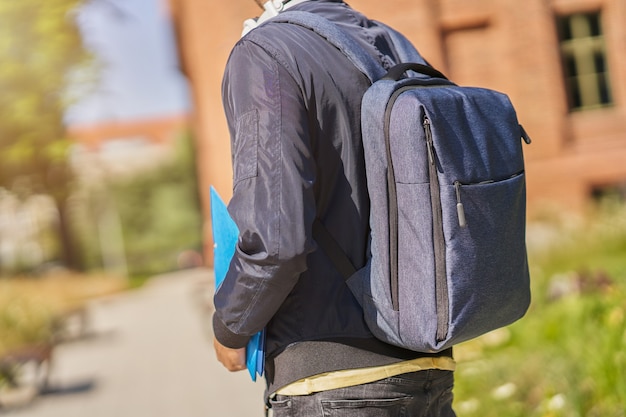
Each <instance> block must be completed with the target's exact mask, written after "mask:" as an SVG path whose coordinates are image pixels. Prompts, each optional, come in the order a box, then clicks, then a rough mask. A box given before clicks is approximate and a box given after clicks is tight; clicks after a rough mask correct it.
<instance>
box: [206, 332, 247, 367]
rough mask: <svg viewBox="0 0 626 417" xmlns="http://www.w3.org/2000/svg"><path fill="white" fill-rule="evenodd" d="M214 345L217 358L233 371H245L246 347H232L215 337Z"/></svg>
mask: <svg viewBox="0 0 626 417" xmlns="http://www.w3.org/2000/svg"><path fill="white" fill-rule="evenodd" d="M213 347H214V348H215V354H216V355H217V360H218V361H220V362H221V363H222V365H224V367H225V368H226V369H228V370H229V371H231V372H236V371H243V370H244V369H246V348H241V349H231V348H227V347H226V346H224V345H222V344H221V343H220V342H218V341H217V339H215V338H214V339H213Z"/></svg>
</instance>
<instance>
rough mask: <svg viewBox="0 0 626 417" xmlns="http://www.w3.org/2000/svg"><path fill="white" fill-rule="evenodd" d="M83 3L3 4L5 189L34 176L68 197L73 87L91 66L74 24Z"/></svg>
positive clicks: (0, 140)
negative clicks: (67, 119)
mask: <svg viewBox="0 0 626 417" xmlns="http://www.w3.org/2000/svg"><path fill="white" fill-rule="evenodd" d="M80 3H81V0H46V1H44V2H42V1H38V0H20V1H13V0H0V62H2V65H1V66H0V91H2V94H0V115H1V116H0V150H1V152H0V186H4V187H6V188H12V186H13V183H14V181H15V180H16V178H23V177H28V178H29V179H30V181H29V182H30V183H31V184H32V185H33V186H34V187H41V188H43V189H44V190H46V191H47V192H49V193H51V194H52V195H53V196H54V197H55V199H59V198H64V197H65V196H66V193H65V192H64V190H65V188H66V185H67V181H68V180H69V177H68V176H69V173H68V172H67V171H68V170H67V152H66V151H67V146H68V143H67V140H66V138H65V129H64V125H63V115H64V112H65V109H66V108H67V105H68V104H69V99H70V97H69V94H68V91H69V88H68V86H69V83H70V81H71V78H72V77H71V74H72V73H73V72H76V71H77V70H78V68H80V67H84V66H85V65H87V64H88V62H90V57H89V55H88V53H87V52H86V51H85V49H84V48H83V46H82V41H81V37H80V33H79V31H78V28H77V26H76V24H75V22H74V11H75V10H76V8H77V6H79V5H80Z"/></svg>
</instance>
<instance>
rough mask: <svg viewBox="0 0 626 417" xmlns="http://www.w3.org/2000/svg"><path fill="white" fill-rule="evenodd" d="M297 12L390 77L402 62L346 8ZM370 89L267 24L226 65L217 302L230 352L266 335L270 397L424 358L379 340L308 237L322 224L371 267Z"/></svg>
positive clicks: (313, 42)
mask: <svg viewBox="0 0 626 417" xmlns="http://www.w3.org/2000/svg"><path fill="white" fill-rule="evenodd" d="M290 10H302V11H309V12H314V13H318V14H320V15H322V16H324V17H326V18H328V19H330V20H331V21H333V22H335V23H336V24H338V25H339V26H340V27H341V28H342V29H344V30H346V31H347V32H349V33H350V34H351V35H353V36H354V37H355V38H356V40H357V41H358V42H359V43H361V44H362V45H363V46H364V47H365V48H366V50H368V51H370V53H371V55H372V56H374V57H375V58H376V59H377V60H378V61H379V62H380V63H381V64H382V65H383V66H385V67H386V68H389V67H390V66H392V65H393V64H394V62H396V61H397V57H396V54H395V52H394V51H393V49H392V47H391V46H390V45H391V40H390V39H389V37H388V35H387V34H386V33H385V31H384V30H383V29H382V28H379V27H378V26H376V25H373V24H372V23H371V22H370V21H369V20H368V19H367V18H366V17H365V16H363V15H362V14H360V13H359V12H357V11H355V10H353V9H351V8H350V7H349V6H348V5H346V4H345V3H343V2H341V1H334V0H317V1H313V0H312V1H308V2H304V3H302V4H299V5H296V6H294V7H293V8H292V9H290ZM369 85H370V83H369V81H368V79H367V78H366V77H365V75H363V74H362V73H360V72H359V71H358V70H357V69H356V68H355V67H354V66H353V64H352V63H351V62H350V61H349V60H348V59H347V58H346V57H345V56H344V55H343V54H342V53H341V52H340V51H339V50H337V49H336V48H335V47H333V46H331V45H330V44H328V43H327V42H326V41H325V40H323V39H322V38H321V37H320V36H319V35H317V34H315V33H314V32H312V31H310V30H307V29H305V28H302V27H299V26H295V25H290V24H279V23H271V21H270V22H268V23H266V24H263V25H261V26H259V27H258V28H256V29H254V30H253V31H252V32H250V33H249V34H248V35H246V36H245V37H244V38H243V39H241V40H240V41H239V42H238V43H237V44H236V45H235V47H234V49H233V51H232V53H231V56H230V58H229V61H228V64H227V67H226V71H225V75H224V82H223V102H224V109H225V112H226V117H227V120H228V125H229V129H230V134H231V140H232V143H231V145H232V153H233V174H234V183H233V184H234V189H233V198H232V200H231V201H230V204H229V212H230V214H231V216H232V217H233V218H234V220H235V222H236V223H237V225H238V227H239V229H240V238H239V242H238V246H237V250H236V253H235V256H234V259H233V261H232V263H231V265H230V269H229V271H228V274H227V276H226V279H225V281H224V283H223V284H222V286H221V287H220V289H219V291H218V292H217V293H216V295H215V300H214V301H215V307H216V313H215V315H214V320H213V326H214V332H215V336H216V338H217V339H218V340H219V341H220V342H221V343H222V344H224V345H226V346H228V347H231V348H240V347H243V346H245V345H246V343H247V341H248V339H249V337H250V336H251V335H253V334H254V333H256V332H258V331H259V330H261V329H262V328H264V327H266V329H267V359H266V369H267V379H268V383H269V385H270V391H271V390H273V389H274V388H276V387H279V386H282V385H285V384H287V383H289V382H292V381H294V380H297V379H299V378H302V377H305V376H310V375H313V374H318V373H321V372H327V371H332V370H338V369H346V368H358V367H366V366H373V365H380V364H388V363H392V362H396V361H398V360H400V359H407V358H412V357H417V356H419V354H417V353H415V352H407V351H403V350H400V349H397V348H393V347H391V346H389V345H386V344H383V343H382V342H378V341H377V340H376V339H374V338H373V336H372V334H371V333H370V331H369V330H368V328H367V326H366V324H365V322H364V320H363V313H362V310H361V307H360V306H359V304H358V303H357V301H356V300H355V298H354V297H353V295H352V293H351V292H350V290H349V288H348V287H347V285H346V284H345V282H344V280H343V278H342V277H341V275H340V274H339V272H337V270H336V269H335V268H334V267H333V264H332V263H331V262H330V260H329V259H328V258H327V257H326V256H325V255H324V253H323V251H321V250H320V249H319V248H318V247H317V244H316V242H315V240H314V239H313V236H312V224H313V221H314V219H315V218H316V217H318V218H319V219H320V220H321V221H322V223H324V224H325V226H326V228H327V229H329V230H330V232H331V233H332V234H333V236H334V237H335V239H336V240H337V241H338V242H339V244H340V245H341V247H342V248H343V249H344V252H345V253H346V254H347V255H348V256H349V258H350V259H351V261H352V263H353V265H356V266H361V265H363V264H364V263H365V257H366V253H367V243H368V217H369V202H368V194H367V184H366V179H365V168H364V157H363V147H362V144H361V128H360V103H361V98H362V96H363V94H364V92H365V90H366V89H367V88H368V86H369Z"/></svg>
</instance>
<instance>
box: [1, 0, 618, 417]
mask: <svg viewBox="0 0 626 417" xmlns="http://www.w3.org/2000/svg"><path fill="white" fill-rule="evenodd" d="M350 5H351V6H353V7H354V8H356V9H359V10H361V11H363V12H365V13H366V14H368V15H369V16H371V17H373V18H376V19H379V20H382V21H385V22H387V23H389V24H390V25H392V26H394V27H396V28H397V29H399V30H401V31H403V32H404V33H405V34H406V35H407V36H408V37H409V38H410V39H411V40H412V41H413V42H414V43H415V44H416V46H417V47H418V48H419V49H420V51H421V53H422V54H423V55H424V56H425V57H426V58H427V59H428V60H429V62H431V63H432V64H433V65H434V66H435V67H437V68H438V69H440V70H441V71H442V72H444V73H445V74H447V75H448V77H449V78H451V79H452V80H454V81H455V82H457V83H458V84H462V85H476V86H482V87H488V88H494V89H498V90H500V91H503V92H505V93H507V94H508V95H509V96H510V97H511V99H512V101H513V103H514V104H515V106H516V108H517V110H518V116H519V118H520V121H521V122H522V123H523V124H524V127H525V128H526V130H527V132H528V133H529V135H530V136H531V137H532V138H533V143H532V145H530V146H526V147H525V154H526V165H527V182H528V209H529V210H528V237H527V240H528V246H529V258H530V265H531V276H532V281H533V303H532V306H531V309H530V310H529V313H528V315H527V316H526V317H525V318H524V319H523V320H521V321H520V322H518V323H515V324H514V325H512V326H509V327H508V328H506V329H501V330H498V331H496V332H493V333H491V334H489V335H486V336H484V337H482V338H479V339H477V340H474V341H471V342H468V343H465V344H463V345H461V346H459V347H458V348H457V350H456V356H457V359H458V361H459V370H458V372H457V388H456V400H455V401H456V409H457V413H458V415H459V416H461V417H469V416H568V417H569V416H572V417H573V416H602V417H605V416H624V415H626V321H625V320H626V319H625V317H624V314H625V311H626V298H625V297H624V294H625V290H626V206H625V205H624V199H625V197H626V55H624V53H623V52H624V50H626V27H624V25H623V22H624V21H626V1H624V0H550V1H545V0H527V1H525V2H523V3H520V2H518V1H515V0H477V1H474V2H463V1H460V0H414V1H410V2H409V1H400V0H396V1H389V2H386V3H382V2H379V1H375V0H354V1H351V2H350ZM259 13H260V9H259V8H258V6H257V5H256V4H255V3H254V1H252V0H231V1H230V2H228V3H226V4H222V3H217V2H214V1H209V0H19V1H15V0H0V414H7V415H20V416H47V417H53V416H57V415H59V416H61V415H63V416H64V417H66V416H78V415H81V416H82V415H85V414H86V413H88V414H89V415H93V416H98V415H103V416H104V415H112V414H113V415H119V416H131V415H132V416H137V415H139V416H141V415H151V416H173V415H181V416H185V417H194V416H200V415H203V416H207V415H209V416H211V415H216V416H217V415H228V416H234V417H238V416H252V415H258V416H261V415H263V404H262V400H261V395H262V390H263V387H262V383H256V384H255V383H252V382H251V381H249V377H248V376H247V375H245V374H243V373H241V374H235V375H232V374H228V373H227V372H226V371H224V370H222V369H221V367H220V366H219V364H217V363H216V361H215V360H214V358H213V352H212V347H211V337H212V335H211V334H210V325H209V323H208V321H207V318H209V317H210V315H211V312H212V301H211V296H212V288H213V283H212V279H213V277H212V271H211V266H212V253H211V252H212V242H211V225H210V222H209V221H208V219H209V212H208V207H209V194H208V189H209V186H210V185H213V186H215V187H216V188H217V190H218V191H219V192H220V193H221V195H222V196H223V197H224V199H225V200H228V199H229V198H230V195H231V175H232V174H231V168H230V147H229V139H228V132H227V129H226V123H225V120H224V116H223V113H222V108H221V96H220V83H221V77H222V72H223V69H224V65H225V62H226V59H227V57H228V54H229V52H230V50H231V48H232V46H233V45H234V43H235V42H236V41H237V39H238V38H239V35H240V32H241V28H242V22H243V20H244V19H245V18H248V17H251V16H255V15H258V14H259Z"/></svg>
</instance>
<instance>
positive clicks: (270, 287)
mask: <svg viewBox="0 0 626 417" xmlns="http://www.w3.org/2000/svg"><path fill="white" fill-rule="evenodd" d="M222 94H223V97H222V98H223V104H224V110H225V112H226V118H227V120H228V126H229V130H230V135H231V151H232V163H233V187H234V188H233V198H232V200H231V201H230V203H229V207H228V209H229V212H230V214H231V216H232V217H233V219H234V220H235V223H236V224H237V226H238V228H239V231H240V234H239V240H238V244H237V248H236V251H235V255H234V257H233V259H232V261H231V264H230V268H229V270H228V273H227V275H226V278H225V279H224V282H223V283H222V285H221V286H220V288H219V289H218V291H217V292H216V294H215V298H214V302H215V308H216V312H215V314H214V317H213V329H214V334H215V337H216V338H217V340H218V341H219V342H220V343H222V344H223V345H225V346H227V347H231V348H240V347H243V346H245V345H246V343H247V341H248V339H249V338H250V336H251V335H253V334H255V333H256V332H258V331H259V330H261V329H262V328H263V327H264V326H265V325H266V324H267V323H268V322H269V320H270V319H271V318H272V317H273V315H274V314H275V313H276V311H277V310H278V309H279V307H280V306H281V304H282V303H283V301H284V300H285V298H286V297H287V296H288V294H289V293H290V291H291V290H292V289H293V287H294V285H295V284H296V282H297V280H298V277H299V275H300V274H301V273H302V272H303V271H304V270H305V269H306V258H307V255H308V254H309V253H310V252H311V251H313V250H314V247H315V245H314V242H313V240H312V238H311V227H312V226H311V225H312V223H313V219H314V217H315V199H314V196H313V185H314V183H315V163H314V161H313V157H312V154H311V144H310V135H309V128H308V125H309V122H308V117H307V111H306V108H305V107H306V106H305V105H304V101H303V97H302V90H301V88H300V87H298V84H297V83H296V82H295V79H294V78H293V76H292V75H290V74H289V73H288V72H287V70H286V69H285V67H284V66H283V65H280V64H279V63H278V61H277V60H276V59H275V58H274V57H272V56H270V54H269V53H268V52H267V51H266V50H264V49H263V48H261V47H260V46H258V45H257V44H254V43H252V42H251V41H246V40H242V41H240V42H239V43H238V44H237V45H236V46H235V48H234V49H233V52H232V53H231V56H230V58H229V62H228V64H227V66H226V71H225V75H224V82H223V90H222Z"/></svg>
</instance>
